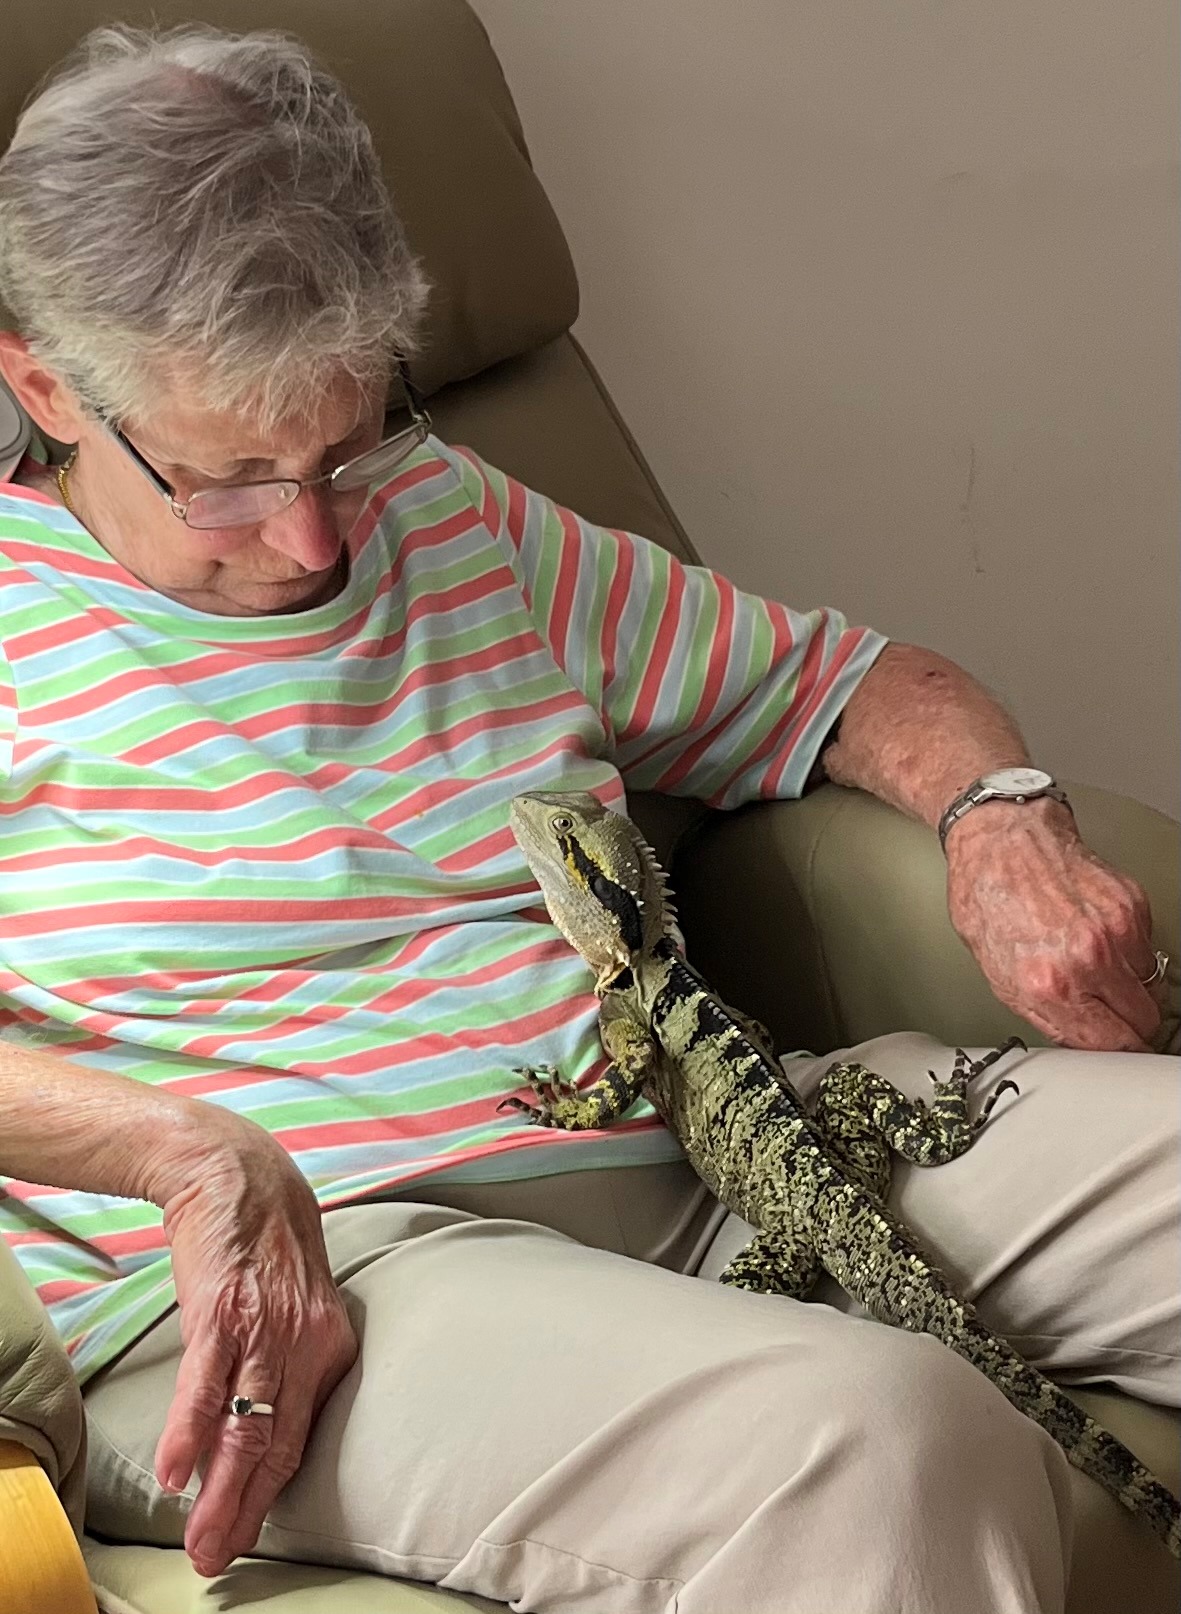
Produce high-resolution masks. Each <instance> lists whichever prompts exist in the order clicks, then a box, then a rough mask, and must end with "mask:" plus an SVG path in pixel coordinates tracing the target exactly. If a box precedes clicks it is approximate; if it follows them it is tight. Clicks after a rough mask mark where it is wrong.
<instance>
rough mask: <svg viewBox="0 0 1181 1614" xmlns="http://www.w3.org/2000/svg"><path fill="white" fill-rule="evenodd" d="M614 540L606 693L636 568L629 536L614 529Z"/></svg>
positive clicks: (604, 645)
mask: <svg viewBox="0 0 1181 1614" xmlns="http://www.w3.org/2000/svg"><path fill="white" fill-rule="evenodd" d="M611 537H612V538H614V539H615V542H616V551H615V567H614V570H613V571H612V573H611V586H610V588H609V589H608V590H607V609H606V611H605V612H604V613H603V643H602V660H603V690H604V693H605V694H606V693H608V692H609V691H610V690H611V688H612V686H613V685H614V683H615V673H616V668H617V664H618V653H619V624H620V621H621V620H622V617H623V609H624V606H625V605H626V604H627V600H628V595H629V594H630V593H631V586H632V574H633V573H634V571H635V568H636V550H635V545H634V544H632V543H630V542H629V541H628V538H627V535H626V534H625V533H622V532H618V531H616V530H615V529H612V530H611Z"/></svg>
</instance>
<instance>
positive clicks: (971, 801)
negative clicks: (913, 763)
mask: <svg viewBox="0 0 1181 1614" xmlns="http://www.w3.org/2000/svg"><path fill="white" fill-rule="evenodd" d="M1043 796H1049V797H1050V798H1051V799H1052V800H1053V801H1060V802H1061V803H1062V804H1063V806H1064V807H1069V806H1070V800H1069V798H1068V797H1067V794H1066V792H1065V790H1063V788H1062V786H1061V785H1058V784H1055V783H1053V781H1051V782H1050V783H1049V784H1048V785H1042V786H1041V788H1040V789H1038V790H1028V791H1024V792H1022V793H1021V794H1017V793H1016V792H1014V793H1013V794H1012V795H1010V794H1009V793H1008V792H1007V791H1003V790H996V789H993V788H992V787H991V786H988V785H985V783H984V780H983V779H974V780H973V781H972V783H971V784H970V785H969V786H968V788H967V790H965V791H963V792H962V794H960V795H958V796H957V797H956V798H955V800H954V801H953V802H952V803H951V805H950V806H949V807H948V808H947V809H946V811H945V812H944V814H943V817H942V818H941V819H940V820H939V844H940V846H941V847H942V848H943V850H944V852H946V851H947V834H948V831H949V830H950V829H951V826H952V825H953V824H958V823H959V821H960V819H961V818H963V816H964V814H965V813H970V812H971V811H972V808H973V807H981V806H983V805H984V803H985V802H987V801H1011V802H1014V803H1016V804H1017V805H1023V804H1024V803H1025V802H1027V801H1040V800H1041V798H1042V797H1043Z"/></svg>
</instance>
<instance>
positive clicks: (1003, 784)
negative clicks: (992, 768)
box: [980, 768, 1054, 796]
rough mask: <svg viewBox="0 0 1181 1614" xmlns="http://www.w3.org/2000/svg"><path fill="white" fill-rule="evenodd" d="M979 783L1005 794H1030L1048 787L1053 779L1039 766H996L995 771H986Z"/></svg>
mask: <svg viewBox="0 0 1181 1614" xmlns="http://www.w3.org/2000/svg"><path fill="white" fill-rule="evenodd" d="M980 783H981V784H982V785H986V786H987V787H988V789H989V790H999V791H1001V792H1002V793H1003V794H1004V795H1006V796H1030V795H1032V794H1033V793H1034V792H1035V791H1040V790H1047V789H1049V787H1050V786H1051V785H1052V784H1053V783H1054V780H1053V777H1052V776H1051V775H1050V774H1048V773H1043V772H1042V770H1041V769H1040V768H998V769H997V770H996V772H995V773H986V774H985V775H984V777H983V779H981V781H980Z"/></svg>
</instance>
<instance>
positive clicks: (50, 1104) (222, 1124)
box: [0, 1042, 270, 1206]
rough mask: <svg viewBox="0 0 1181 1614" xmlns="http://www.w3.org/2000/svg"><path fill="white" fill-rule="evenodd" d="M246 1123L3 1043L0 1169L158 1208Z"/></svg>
mask: <svg viewBox="0 0 1181 1614" xmlns="http://www.w3.org/2000/svg"><path fill="white" fill-rule="evenodd" d="M244 1125H245V1123H242V1122H240V1121H239V1120H238V1118H237V1117H236V1116H232V1115H230V1114H228V1113H223V1112H222V1111H220V1110H218V1109H217V1108H216V1106H214V1105H212V1104H201V1103H199V1102H198V1101H196V1100H193V1099H186V1098H182V1097H179V1096H178V1095H176V1094H174V1093H169V1092H166V1091H164V1090H162V1089H160V1088H155V1087H150V1086H148V1085H147V1084H145V1083H142V1082H136V1081H132V1080H130V1079H129V1078H128V1077H126V1076H116V1075H111V1074H109V1073H108V1072H106V1071H98V1070H90V1069H88V1068H87V1067H86V1066H84V1065H79V1064H75V1063H74V1062H73V1061H67V1060H65V1059H63V1058H62V1057H61V1056H60V1055H58V1054H55V1053H48V1052H44V1051H41V1050H38V1049H35V1048H28V1047H24V1046H18V1045H15V1044H12V1043H7V1042H3V1043H0V1175H3V1176H6V1177H14V1178H18V1179H19V1180H21V1181H24V1182H34V1183H44V1184H45V1185H46V1186H48V1187H53V1188H78V1189H82V1190H83V1191H85V1192H87V1193H95V1194H116V1195H119V1196H120V1197H122V1198H127V1199H146V1200H150V1201H152V1202H153V1203H154V1204H157V1205H161V1206H162V1205H164V1204H166V1203H167V1202H168V1200H169V1199H170V1198H171V1197H172V1196H173V1195H174V1194H176V1193H178V1192H181V1191H183V1190H184V1189H185V1188H187V1187H189V1186H191V1184H192V1180H193V1178H194V1176H195V1175H196V1174H197V1173H198V1172H199V1171H200V1170H201V1163H202V1162H204V1163H205V1165H206V1167H208V1166H209V1165H211V1164H212V1163H213V1161H214V1160H215V1158H216V1157H217V1155H218V1153H219V1151H220V1150H222V1149H223V1148H225V1147H229V1146H230V1145H231V1143H232V1142H233V1143H234V1144H235V1145H236V1143H237V1138H236V1132H240V1131H242V1130H243V1128H244ZM253 1130H258V1129H257V1128H256V1129H253ZM259 1137H260V1139H266V1135H265V1134H264V1133H262V1132H259ZM266 1141H267V1142H269V1141H270V1140H269V1139H266Z"/></svg>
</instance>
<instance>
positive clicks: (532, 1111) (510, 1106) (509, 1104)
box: [496, 1098, 558, 1126]
mask: <svg viewBox="0 0 1181 1614" xmlns="http://www.w3.org/2000/svg"><path fill="white" fill-rule="evenodd" d="M505 1110H520V1112H521V1114H522V1115H527V1116H528V1117H529V1119H530V1121H532V1123H533V1125H534V1126H557V1124H558V1123H557V1122H556V1121H555V1120H554V1118H553V1116H552V1115H550V1114H548V1112H547V1111H545V1110H543V1109H541V1108H540V1107H539V1106H538V1105H536V1104H526V1103H525V1100H524V1099H523V1098H502V1099H501V1101H500V1103H499V1104H498V1105H497V1106H496V1112H497V1114H498V1115H499V1114H501V1113H502V1112H503V1111H505Z"/></svg>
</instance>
